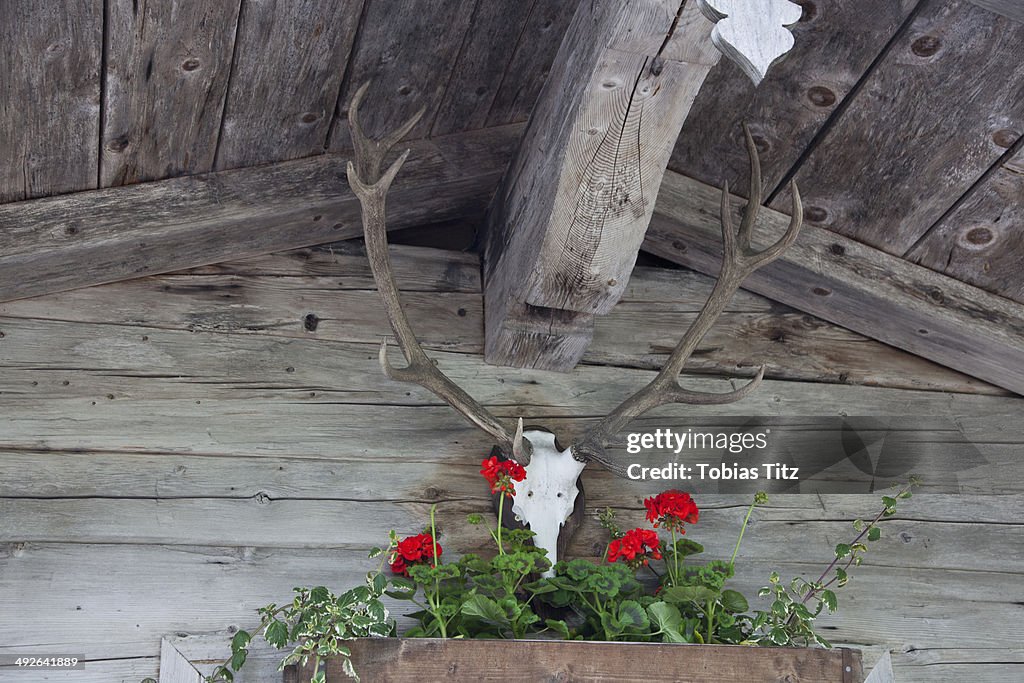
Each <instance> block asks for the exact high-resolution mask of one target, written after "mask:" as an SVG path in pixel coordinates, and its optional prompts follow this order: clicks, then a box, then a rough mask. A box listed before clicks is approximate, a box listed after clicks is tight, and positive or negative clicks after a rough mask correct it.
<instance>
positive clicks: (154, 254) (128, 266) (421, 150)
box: [0, 127, 519, 300]
mask: <svg viewBox="0 0 1024 683" xmlns="http://www.w3.org/2000/svg"><path fill="white" fill-rule="evenodd" d="M518 131H519V129H518V128H517V127H510V128H505V129H490V130H487V131H486V132H475V133H469V134H463V135H457V136H449V137H445V138H436V139H434V140H432V141H429V142H427V141H423V142H418V143H416V144H415V145H414V151H413V153H412V155H411V156H410V159H409V162H408V163H407V164H406V165H405V168H404V169H403V172H402V176H401V178H400V179H399V180H398V181H397V182H396V184H395V186H394V188H393V189H392V192H391V197H390V198H391V200H392V201H391V202H390V206H391V212H390V215H389V223H390V226H391V227H393V228H399V227H403V226H405V227H407V226H410V225H418V224H423V223H429V222H431V221H434V220H443V219H446V218H452V217H456V216H465V215H472V214H474V213H476V212H479V211H481V210H482V208H483V206H484V204H485V202H486V201H487V200H488V199H489V197H490V196H491V193H492V192H493V190H494V187H495V186H496V184H497V182H498V177H499V176H500V173H501V171H502V170H503V169H504V167H505V166H506V164H507V160H508V158H509V156H510V154H511V147H512V145H513V144H514V143H515V141H516V140H517V139H518ZM360 225H361V224H360V214H359V205H358V202H357V201H356V199H355V197H354V196H352V195H351V194H350V193H348V190H347V185H346V182H345V180H344V158H343V157H340V156H337V155H323V156H320V157H316V158H312V159H308V160H300V161H291V162H282V163H279V164H273V165H269V166H262V167H257V168H252V169H241V170H236V171H222V172H219V173H213V174H209V175H204V176H192V177H185V178H176V179H172V180H165V181H158V182H154V183H144V184H139V185H133V186H130V187H124V188H113V189H108V190H98V191H95V192H86V193H81V194H74V195H68V196H64V197H59V198H53V199H47V200H37V201H28V202H18V203H14V204H8V205H5V206H3V207H0V272H2V273H3V276H2V280H0V300H10V299H17V298H23V297H28V296H35V295H39V294H43V293H48V292H54V291H61V290H66V289H74V288H78V287H83V286H87V285H92V284H99V283H102V282H111V281H115V280H120V279H127V278H133V277H138V276H140V275H143V274H153V273H158V272H166V271H169V270H176V269H180V268H188V267H192V266H198V265H203V264H207V263H216V262H218V261H223V260H226V259H228V258H240V257H245V256H253V255H256V254H261V253H268V252H272V251H278V250H281V249H288V248H293V247H299V246H306V245H310V244H317V243H322V242H330V241H333V240H337V239H344V238H346V237H353V236H355V235H357V234H359V231H360V230H361V228H360ZM68 263H75V264H76V267H75V268H73V269H72V268H68V267H67V264H68Z"/></svg>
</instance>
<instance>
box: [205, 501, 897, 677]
mask: <svg viewBox="0 0 1024 683" xmlns="http://www.w3.org/2000/svg"><path fill="white" fill-rule="evenodd" d="M915 483H916V482H914V481H912V482H911V483H910V484H909V485H908V486H906V487H905V488H903V489H901V490H900V491H899V492H898V493H896V494H894V495H893V496H885V497H883V499H882V502H883V508H882V510H881V511H880V512H879V513H878V515H877V516H875V517H874V518H873V519H872V520H870V521H863V520H857V521H856V522H855V523H854V530H855V531H856V532H857V533H856V536H855V537H854V538H853V539H852V540H851V541H850V542H849V543H840V544H838V545H837V546H836V547H835V549H834V558H833V559H832V561H831V562H830V563H829V564H828V566H827V567H826V568H825V570H824V571H823V572H822V574H821V576H820V577H818V579H817V580H815V581H808V580H806V579H804V578H802V577H796V578H794V579H792V580H791V581H789V582H783V581H782V580H781V579H780V577H779V575H778V573H776V572H772V573H771V575H770V576H769V580H768V585H767V586H765V587H764V588H762V589H761V590H760V592H759V597H761V598H766V599H768V601H769V604H768V605H767V607H766V608H765V609H754V610H752V609H751V608H750V605H749V603H748V601H747V598H746V597H745V596H744V595H743V594H741V593H740V592H738V591H736V590H732V589H730V588H728V587H727V584H728V581H729V579H731V578H732V577H733V575H734V572H735V561H736V556H737V553H738V552H739V547H740V542H741V541H742V539H743V534H744V532H745V531H746V528H747V525H748V522H749V521H750V518H751V514H752V513H753V511H754V509H755V508H756V507H757V506H759V505H763V504H765V503H766V502H767V496H766V495H765V494H763V493H759V494H758V495H757V496H755V498H754V501H753V502H752V503H751V504H750V506H749V507H748V509H747V513H746V516H745V518H744V520H743V524H742V527H741V529H740V532H739V536H738V538H737V542H736V546H735V548H734V550H733V553H732V557H731V558H730V559H729V560H714V559H713V560H708V561H703V562H699V561H697V556H701V555H702V554H703V552H704V547H703V546H702V545H701V544H699V543H697V542H695V541H692V540H690V539H688V538H684V537H682V536H681V534H678V535H677V533H676V529H672V534H671V539H661V544H660V547H659V548H658V549H657V550H656V551H649V554H648V555H645V556H644V557H643V558H640V557H637V558H633V559H632V561H631V562H629V563H623V562H614V563H612V562H607V561H602V562H599V563H595V562H592V561H590V560H585V559H573V560H569V561H560V562H558V563H557V564H555V565H554V567H553V576H549V577H543V576H540V575H541V574H542V573H544V572H545V571H546V570H548V569H551V568H552V567H551V565H550V562H549V561H548V559H547V557H546V552H545V551H544V550H542V549H538V548H535V547H533V546H532V545H531V542H530V540H531V538H532V536H533V533H532V532H530V531H527V530H508V529H505V530H502V529H501V526H500V518H499V526H498V528H497V529H496V530H491V537H492V538H493V539H494V541H495V543H496V546H497V554H496V555H495V556H494V557H492V558H490V559H487V558H483V557H480V556H478V555H472V554H468V555H463V556H462V557H461V558H459V559H458V560H456V561H453V562H447V563H438V562H432V561H429V560H428V561H424V562H422V563H419V564H415V565H412V566H409V567H408V574H409V576H408V578H406V577H402V576H388V575H386V574H384V569H383V564H384V562H385V561H387V560H388V558H389V557H394V553H395V550H396V548H397V547H398V544H399V538H398V536H397V535H396V534H395V533H394V532H391V537H390V545H389V546H388V548H386V549H381V548H375V549H374V550H373V551H371V553H370V556H371V557H381V558H382V559H381V565H380V566H379V567H378V569H377V571H374V572H370V573H369V574H368V575H367V578H366V583H365V585H362V586H358V587H356V588H353V589H351V590H349V591H347V592H345V593H342V594H341V595H334V594H333V593H331V592H330V591H329V590H328V589H326V588H324V587H317V588H312V589H309V588H296V589H295V598H294V599H293V601H292V602H291V603H289V604H287V605H283V606H278V605H268V606H266V607H264V608H262V609H260V610H259V613H260V615H261V617H262V621H261V623H260V625H259V627H258V628H257V629H256V630H255V631H254V632H255V633H257V634H259V633H262V634H263V636H264V637H265V638H266V640H267V641H268V642H269V643H270V644H272V645H274V646H275V647H278V648H291V652H290V653H289V654H288V655H287V656H286V657H285V658H284V660H283V661H282V664H281V666H282V667H283V666H285V665H287V664H292V663H295V662H302V663H303V664H305V663H306V661H308V660H309V659H310V658H312V659H314V660H315V662H316V666H315V667H314V669H315V674H314V677H313V679H312V683H325V673H324V670H323V669H321V668H320V662H321V660H322V658H324V657H332V656H335V657H341V658H343V664H344V670H345V672H346V673H347V674H348V675H349V676H350V677H352V678H356V679H357V680H358V676H357V674H356V672H355V671H354V670H353V667H352V664H351V662H350V660H349V659H348V658H349V655H350V653H349V650H348V648H347V647H345V645H344V643H345V641H346V640H349V639H352V638H358V637H387V636H394V635H396V628H395V622H394V620H393V619H392V618H391V616H390V615H389V613H388V610H387V608H386V607H385V605H384V603H383V602H382V600H381V599H382V597H383V596H388V597H390V598H393V599H396V600H400V601H407V602H409V603H411V604H413V605H414V606H415V607H416V610H415V611H413V612H412V613H411V614H409V615H408V616H410V617H412V618H413V619H415V620H416V622H417V623H416V625H415V626H413V627H411V628H409V629H408V630H407V631H406V632H405V633H403V634H402V635H403V636H404V637H406V638H418V637H422V638H429V637H441V638H503V639H508V638H517V639H519V638H527V637H536V636H538V635H539V634H542V633H543V634H546V635H544V636H541V637H554V638H561V639H565V640H600V641H635V642H662V643H721V644H743V645H771V646H788V645H803V646H810V645H814V644H817V645H820V646H823V647H831V645H830V644H829V643H828V641H826V640H825V639H824V638H822V637H821V636H820V635H818V634H817V633H816V632H815V631H814V628H813V625H814V621H815V619H816V618H817V617H818V616H820V615H821V613H822V612H823V611H827V612H829V613H831V612H835V610H836V608H837V602H838V601H837V596H836V592H835V590H836V589H838V588H842V587H843V586H844V585H846V583H847V582H848V581H849V573H848V572H849V570H850V568H851V567H853V566H855V565H859V564H860V563H861V560H862V558H863V555H864V553H865V552H867V549H868V546H867V544H868V543H871V542H874V541H877V540H878V539H879V538H880V537H881V529H880V528H879V526H878V524H879V522H880V521H881V520H882V519H883V518H885V517H891V516H892V515H894V514H895V513H896V506H897V503H898V501H899V500H902V499H907V498H910V496H911V492H910V489H911V488H912V486H913V485H914V484H915ZM599 519H600V522H601V524H602V526H604V527H605V528H606V529H607V530H608V531H609V535H610V536H611V542H612V543H615V542H616V540H618V539H622V538H623V537H624V536H625V535H626V534H623V533H622V532H621V531H620V530H619V528H618V526H617V524H616V520H615V513H614V511H612V510H610V509H608V510H605V511H604V512H603V513H601V514H600V515H599ZM430 521H431V525H430V529H429V530H428V532H429V533H430V535H431V538H433V539H435V540H434V543H435V551H436V539H437V534H436V526H435V523H434V511H433V510H432V511H431V520H430ZM481 521H482V518H481V516H480V515H471V516H470V519H469V522H470V523H471V524H478V523H480V522H481ZM627 533H628V532H627ZM647 533H649V532H647ZM436 555H437V556H438V557H439V556H440V554H439V553H436ZM606 557H607V551H606ZM652 559H653V560H656V561H657V564H655V563H654V562H650V561H649V560H652ZM659 569H660V571H659ZM252 637H253V636H252V635H251V634H250V633H249V632H247V631H238V632H237V633H236V634H235V635H234V638H233V640H232V642H231V648H232V656H231V658H230V659H229V660H228V661H227V662H225V663H224V665H222V666H220V667H219V668H218V669H217V671H215V672H214V674H213V675H212V676H210V677H208V678H207V681H208V682H210V683H231V681H233V671H238V670H239V669H240V668H241V666H242V665H243V664H244V663H245V659H246V655H247V653H248V646H249V643H250V641H251V639H252Z"/></svg>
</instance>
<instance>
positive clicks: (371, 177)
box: [347, 83, 532, 465]
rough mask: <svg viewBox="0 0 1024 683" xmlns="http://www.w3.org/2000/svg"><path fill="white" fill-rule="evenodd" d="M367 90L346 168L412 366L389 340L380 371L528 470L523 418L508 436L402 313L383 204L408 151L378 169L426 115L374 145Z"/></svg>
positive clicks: (352, 118)
mask: <svg viewBox="0 0 1024 683" xmlns="http://www.w3.org/2000/svg"><path fill="white" fill-rule="evenodd" d="M369 85H370V84H369V83H364V84H363V85H362V87H360V88H359V90H357V91H356V94H355V96H354V97H353V98H352V104H351V105H350V107H349V111H348V123H349V127H350V129H351V131H352V142H353V146H354V148H355V164H353V163H352V162H351V161H350V162H349V163H348V168H347V171H348V183H349V186H351V188H352V191H353V192H354V193H355V195H356V197H357V198H358V199H359V204H360V206H361V207H362V217H363V236H364V237H365V238H366V253H367V256H369V259H370V270H371V271H372V272H373V279H374V281H375V282H376V283H377V289H378V291H379V292H380V296H381V298H382V299H383V300H384V310H385V311H386V312H387V315H388V320H389V321H390V322H391V329H392V330H394V332H395V337H396V338H397V339H398V345H399V347H400V348H401V349H402V353H403V354H405V359H406V361H408V366H407V367H405V368H396V367H393V366H392V365H391V363H389V362H388V356H387V354H388V342H387V338H385V339H384V340H383V342H381V345H380V355H379V357H380V365H381V368H382V369H383V370H384V374H386V375H387V376H388V377H390V378H391V379H394V380H397V381H400V382H414V383H416V384H419V385H420V386H422V387H423V388H425V389H428V390H430V391H432V392H433V393H434V394H436V395H437V396H438V397H439V398H441V399H442V400H443V401H445V402H446V403H448V404H449V405H451V406H452V407H453V408H455V409H456V410H457V411H459V412H460V413H462V414H463V415H465V416H466V417H467V418H469V421H470V422H472V423H473V424H475V425H476V426H477V427H480V428H481V429H483V430H484V431H485V432H487V433H488V434H490V435H491V436H493V437H494V438H495V439H496V440H497V442H498V445H499V446H500V447H501V448H502V449H503V450H504V451H505V453H506V455H511V456H512V457H513V458H515V460H517V461H518V462H519V463H520V464H521V465H527V464H529V462H530V454H531V453H532V447H531V446H530V442H529V441H528V440H526V439H524V438H523V420H522V418H520V420H519V423H518V426H517V429H516V433H515V436H512V435H510V434H509V433H508V431H507V430H506V429H505V427H504V426H503V425H502V424H501V422H499V421H498V419H497V418H496V417H495V416H494V415H492V414H491V413H490V412H488V410H487V409H486V408H484V407H483V406H482V405H480V404H479V403H477V402H476V401H475V400H474V399H473V397H471V396H470V395H469V394H467V393H466V392H465V391H463V390H462V389H461V388H460V387H459V386H458V385H456V384H455V383H454V382H453V381H452V380H451V379H449V378H448V377H447V376H446V375H445V374H444V373H442V372H441V371H440V370H438V369H437V366H436V365H434V363H433V362H432V361H431V360H430V358H428V357H427V354H426V353H424V352H423V347H421V346H420V343H419V341H417V340H416V335H415V333H414V332H413V331H412V326H411V325H410V324H409V319H408V318H407V317H406V315H405V310H404V309H403V308H402V302H401V300H400V299H399V296H398V287H397V285H396V284H395V276H394V272H393V271H392V269H391V259H390V258H389V257H388V238H387V227H386V224H385V200H386V198H387V193H388V189H389V188H390V187H391V183H392V181H393V180H394V179H395V176H396V175H398V171H399V170H401V168H402V164H404V163H405V159H406V157H408V156H409V150H405V152H403V153H402V155H401V156H399V157H398V159H396V160H395V162H394V163H392V164H391V166H390V167H389V168H388V169H387V170H386V171H385V172H384V173H383V175H382V174H381V173H380V167H381V164H382V162H383V161H384V157H385V155H387V153H388V152H389V151H390V150H391V148H392V147H393V146H394V145H395V144H396V143H398V141H399V140H401V139H402V138H403V137H405V135H406V134H407V133H408V132H409V131H410V130H412V127H413V126H415V125H416V122H417V121H419V119H420V117H421V116H422V115H423V111H424V110H423V109H421V110H420V111H418V112H417V113H416V114H414V115H413V117H412V118H410V119H409V120H408V121H406V122H405V124H403V125H402V126H401V127H400V128H399V129H398V130H396V131H395V132H393V133H391V134H389V135H387V136H385V137H384V138H383V139H381V140H371V139H370V138H369V137H367V136H366V134H365V133H364V132H363V128H362V125H361V124H360V122H359V104H360V103H361V102H362V100H363V96H364V95H365V93H366V90H367V88H368V87H369Z"/></svg>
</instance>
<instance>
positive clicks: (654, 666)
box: [284, 638, 863, 683]
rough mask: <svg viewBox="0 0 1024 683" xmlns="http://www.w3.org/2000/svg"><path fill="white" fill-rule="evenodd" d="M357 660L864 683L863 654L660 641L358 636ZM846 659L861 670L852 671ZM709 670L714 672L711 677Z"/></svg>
mask: <svg viewBox="0 0 1024 683" xmlns="http://www.w3.org/2000/svg"><path fill="white" fill-rule="evenodd" d="M351 649H352V663H353V665H354V666H355V669H356V672H357V673H359V674H360V675H361V676H368V677H370V678H372V679H378V678H379V679H380V680H387V681H395V682H396V683H412V682H418V681H422V680H423V679H424V677H429V678H432V679H435V680H442V679H444V680H450V681H461V682H463V683H468V682H471V681H492V682H494V683H498V682H501V681H507V680H510V679H513V678H516V679H519V680H551V679H554V680H559V681H571V682H577V683H579V682H582V681H594V682H597V681H622V680H645V681H660V682H666V683H667V682H671V683H706V682H710V681H716V682H718V683H732V682H737V681H748V680H759V681H772V680H788V681H799V682H800V683H860V682H861V681H862V680H863V678H862V675H861V666H860V653H853V652H849V651H845V650H832V651H829V650H823V649H809V648H786V649H781V648H756V647H755V648H740V647H730V646H727V645H707V646H687V645H672V644H667V645H666V644H657V643H587V642H582V643H566V642H556V641H516V642H510V641H500V640H498V641H495V640H492V641H487V642H483V641H477V640H442V639H434V638H423V639H408V640H406V639H396V638H385V639H373V638H367V639H359V640H356V641H353V643H352V647H351ZM844 664H846V665H849V666H852V667H853V668H855V669H856V672H852V671H851V672H850V673H849V674H847V673H846V672H845V671H844ZM313 666H314V665H313V663H309V664H307V665H306V666H305V667H290V668H289V669H287V670H285V673H284V681H285V683H303V682H305V681H308V680H309V679H310V677H311V676H312V675H313ZM326 667H327V676H328V678H331V677H337V678H338V679H339V680H340V679H341V677H342V676H344V672H343V671H342V668H341V661H340V660H339V659H334V658H332V659H329V660H327V662H326ZM710 672H714V673H712V674H711V675H710V676H709V673H710Z"/></svg>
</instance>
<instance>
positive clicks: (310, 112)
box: [216, 0, 363, 171]
mask: <svg viewBox="0 0 1024 683" xmlns="http://www.w3.org/2000/svg"><path fill="white" fill-rule="evenodd" d="M362 9H363V0H354V1H352V2H334V1H333V0H301V1H300V2H288V3H278V2H243V3H242V14H241V17H240V18H239V22H238V35H237V37H236V39H235V40H236V42H237V47H236V48H235V61H234V64H233V65H232V68H231V85H230V87H229V88H228V94H227V102H226V104H225V107H224V123H223V129H222V130H223V132H222V133H221V137H220V141H219V144H218V147H217V159H216V164H217V167H216V170H218V171H222V170H224V169H228V168H240V167H243V166H255V165H257V164H265V163H268V162H272V161H286V160H288V159H298V158H301V157H305V156H311V155H314V154H320V153H321V152H323V149H324V145H325V144H326V142H327V131H328V128H329V127H330V124H331V119H332V118H333V116H334V105H335V103H336V102H337V100H338V91H339V90H340V89H341V80H342V76H343V75H344V73H345V66H346V64H347V63H348V59H349V54H350V52H351V50H352V43H353V41H354V40H355V34H356V26H357V25H358V24H359V16H360V14H361V12H362Z"/></svg>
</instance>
